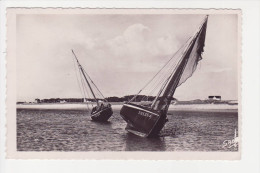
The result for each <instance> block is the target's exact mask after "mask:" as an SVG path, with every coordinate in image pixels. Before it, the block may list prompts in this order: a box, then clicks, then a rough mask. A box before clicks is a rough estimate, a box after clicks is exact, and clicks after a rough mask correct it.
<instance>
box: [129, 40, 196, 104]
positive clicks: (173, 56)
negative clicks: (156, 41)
mask: <svg viewBox="0 0 260 173" xmlns="http://www.w3.org/2000/svg"><path fill="white" fill-rule="evenodd" d="M191 38H193V37H189V38H188V39H187V41H186V42H185V43H184V44H183V45H182V46H181V47H180V48H179V49H178V51H176V52H175V53H174V54H173V55H172V57H171V58H170V59H169V60H168V61H167V62H166V63H165V64H164V66H163V67H162V68H161V69H160V70H159V71H158V72H157V73H156V74H155V75H154V76H153V77H152V78H151V79H150V80H149V81H148V82H147V83H146V84H145V85H144V87H143V88H142V89H141V90H140V91H139V92H138V93H137V94H136V95H135V96H134V97H133V98H132V99H130V100H129V101H128V102H127V103H129V102H132V101H133V100H134V99H136V97H137V96H138V94H140V93H141V92H142V91H143V90H144V89H145V88H146V87H147V86H148V85H149V84H150V83H151V82H152V81H153V80H154V79H155V77H156V76H157V75H158V74H159V73H160V72H161V71H162V70H163V69H164V68H165V67H166V66H167V65H168V64H169V63H170V61H171V60H172V59H173V58H174V57H175V56H176V55H177V53H179V52H180V50H182V49H183V48H184V46H185V45H186V44H187V43H188V42H189V40H191ZM174 62H175V61H174ZM172 66H173V65H172ZM172 66H170V67H172ZM170 69H171V68H169V69H168V71H169V70H170ZM164 77H165V76H164ZM161 80H162V79H161ZM161 80H160V81H161ZM159 84H160V82H159ZM157 85H158V84H156V87H157Z"/></svg>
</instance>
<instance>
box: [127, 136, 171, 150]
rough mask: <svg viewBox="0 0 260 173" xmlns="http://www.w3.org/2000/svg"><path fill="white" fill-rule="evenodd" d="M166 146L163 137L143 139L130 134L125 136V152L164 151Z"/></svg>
mask: <svg viewBox="0 0 260 173" xmlns="http://www.w3.org/2000/svg"><path fill="white" fill-rule="evenodd" d="M165 150H166V144H165V141H164V138H163V137H157V138H143V137H139V136H136V135H134V134H131V133H126V136H125V151H165Z"/></svg>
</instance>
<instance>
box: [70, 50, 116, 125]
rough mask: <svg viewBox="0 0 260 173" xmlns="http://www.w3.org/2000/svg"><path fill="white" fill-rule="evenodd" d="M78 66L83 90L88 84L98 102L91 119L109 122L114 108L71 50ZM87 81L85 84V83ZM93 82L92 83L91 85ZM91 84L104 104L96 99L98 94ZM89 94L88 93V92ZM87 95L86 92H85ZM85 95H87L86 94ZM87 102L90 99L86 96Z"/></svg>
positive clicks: (95, 99)
mask: <svg viewBox="0 0 260 173" xmlns="http://www.w3.org/2000/svg"><path fill="white" fill-rule="evenodd" d="M71 51H72V53H73V55H74V57H75V59H76V62H77V65H78V69H79V73H80V77H81V84H82V88H83V90H84V89H86V85H85V83H86V84H87V86H88V88H89V90H90V92H91V94H92V96H93V99H94V101H95V102H96V104H97V105H96V106H95V107H93V108H92V111H91V119H92V120H94V121H107V120H108V119H109V118H110V117H111V116H112V114H113V111H112V108H111V104H110V103H108V101H107V100H106V99H105V97H104V96H103V94H102V93H101V92H100V90H99V89H98V88H97V86H96V85H95V84H94V82H93V81H92V80H91V78H90V77H89V75H88V74H87V73H86V71H85V70H84V69H83V67H82V66H81V64H80V63H79V61H78V58H77V56H76V54H75V53H74V51H73V50H71ZM84 80H85V83H84ZM90 82H91V83H90ZM91 84H92V85H93V87H94V88H95V89H96V90H97V92H98V94H99V95H100V96H101V97H103V99H102V100H103V103H100V102H99V99H98V98H97V97H96V94H95V93H94V89H93V88H92V86H91ZM83 92H84V91H83ZM86 92H87V91H86ZM84 93H85V92H84ZM84 95H85V94H84ZM85 100H86V101H87V100H88V99H87V98H86V96H85Z"/></svg>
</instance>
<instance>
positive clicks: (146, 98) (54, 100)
mask: <svg viewBox="0 0 260 173" xmlns="http://www.w3.org/2000/svg"><path fill="white" fill-rule="evenodd" d="M134 97H135V98H134ZM133 98H134V99H133ZM105 99H106V100H107V101H108V102H127V101H130V100H132V99H133V101H134V102H141V101H153V100H154V99H155V96H146V95H127V96H123V97H116V96H113V97H106V98H105ZM97 100H100V101H104V99H101V98H97ZM173 100H176V99H175V98H173ZM83 102H95V99H93V98H87V99H84V98H50V99H39V98H36V99H35V101H34V102H17V104H22V103H83Z"/></svg>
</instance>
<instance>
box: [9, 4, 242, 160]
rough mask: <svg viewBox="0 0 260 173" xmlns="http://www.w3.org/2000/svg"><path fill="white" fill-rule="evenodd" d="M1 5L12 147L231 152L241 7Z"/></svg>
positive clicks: (235, 140)
mask: <svg viewBox="0 0 260 173" xmlns="http://www.w3.org/2000/svg"><path fill="white" fill-rule="evenodd" d="M8 10H9V11H7V17H8V18H7V23H8V24H9V25H11V26H15V27H12V29H9V30H8V34H11V33H12V36H11V37H10V39H9V40H7V49H9V50H10V49H12V50H15V51H12V52H10V53H9V54H7V57H8V61H9V62H14V63H7V66H8V73H9V74H8V75H9V76H8V78H7V88H8V87H10V86H12V87H13V88H14V90H11V91H10V90H8V91H7V93H9V95H8V94H7V95H8V98H7V100H8V99H9V100H8V101H10V105H11V106H9V108H12V110H11V109H9V110H10V111H9V110H8V114H9V115H8V116H9V117H8V118H10V119H11V118H12V121H10V123H9V124H8V126H7V128H8V129H10V131H9V132H8V135H11V137H10V139H8V140H9V142H8V143H7V145H9V144H10V148H12V149H10V150H13V151H12V152H15V153H20V154H26V153H31V152H32V153H34V156H35V155H37V153H45V152H48V153H51V152H59V153H63V152H64V153H66V152H67V153H71V152H72V153H73V152H83V153H88V152H95V153H101V154H102V152H112V154H111V155H113V153H115V154H118V153H119V154H120V153H130V154H134V153H135V152H138V153H139V154H141V155H143V156H144V157H145V155H146V153H155V154H156V153H158V154H160V153H168V152H170V153H172V154H171V155H170V156H169V157H170V158H174V157H175V156H174V153H175V152H176V153H179V154H176V156H177V155H179V156H178V158H180V159H181V158H188V156H187V157H182V156H180V155H182V154H180V153H186V154H189V153H190V152H193V154H192V155H195V156H192V158H193V159H194V158H197V159H199V158H200V153H204V154H205V153H206V154H207V153H209V154H212V155H214V156H215V157H211V158H216V157H218V156H219V152H221V153H222V154H221V155H222V156H223V159H224V158H225V159H232V160H236V159H239V158H240V150H241V148H240V147H241V146H240V140H241V138H240V137H241V134H240V133H241V131H240V118H241V114H240V104H241V102H240V97H241V96H240V95H241V86H240V85H241V80H240V77H241V75H240V71H241V70H240V65H241V55H240V51H241V50H240V49H241V47H240V46H241V41H240V39H241V23H240V17H241V16H240V15H241V11H240V10H197V11H196V10H186V11H185V10H174V9H139V10H134V9H80V10H79V9H19V8H17V9H16V8H14V9H8ZM8 46H9V47H8ZM8 85H9V86H8ZM11 126H12V128H11ZM14 126H15V128H13V127H14ZM12 152H11V153H12ZM194 152H196V153H194ZM225 154H226V155H225ZM10 155H12V154H10ZM201 158H202V157H201ZM207 158H210V157H207V155H204V157H203V158H202V159H207ZM219 159H222V158H221V157H219Z"/></svg>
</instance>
